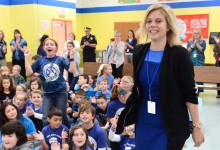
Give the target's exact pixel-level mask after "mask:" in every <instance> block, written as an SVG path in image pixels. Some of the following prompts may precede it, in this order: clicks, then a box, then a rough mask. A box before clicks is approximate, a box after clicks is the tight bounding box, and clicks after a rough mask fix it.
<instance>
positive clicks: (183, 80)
mask: <svg viewBox="0 0 220 150" xmlns="http://www.w3.org/2000/svg"><path fill="white" fill-rule="evenodd" d="M176 25H177V24H176V19H175V15H174V13H173V11H172V10H171V8H170V7H169V6H167V5H162V4H155V5H152V6H151V7H149V8H148V10H147V12H146V14H145V17H144V21H143V25H142V31H143V38H144V39H146V41H147V40H149V39H150V40H151V42H150V43H147V44H142V45H139V46H137V47H136V48H135V50H134V54H133V57H134V58H133V67H134V85H133V89H132V95H131V96H130V97H129V98H128V101H127V103H126V108H125V109H124V111H123V112H122V113H121V115H120V117H119V121H118V126H119V127H121V128H122V127H124V126H127V125H131V124H133V123H135V124H136V125H135V126H136V130H135V132H136V133H135V134H136V149H137V150H141V149H143V147H146V149H148V150H181V149H182V148H183V145H184V143H185V141H186V139H187V138H188V137H189V135H190V131H189V129H190V128H189V116H188V109H189V111H190V114H191V117H192V121H193V126H194V129H193V133H192V137H193V140H194V142H195V146H200V145H201V144H202V143H203V142H204V136H203V132H202V129H201V122H200V120H199V115H198V105H197V104H198V100H197V95H196V90H195V88H194V87H195V81H194V70H193V64H192V61H191V60H190V57H189V54H188V52H187V50H186V49H185V48H183V47H181V46H178V45H179V41H178V30H177V27H176ZM123 83H124V84H122V85H121V86H122V87H126V89H127V88H128V87H127V86H129V85H126V84H125V83H126V82H123ZM187 108H188V109H187Z"/></svg>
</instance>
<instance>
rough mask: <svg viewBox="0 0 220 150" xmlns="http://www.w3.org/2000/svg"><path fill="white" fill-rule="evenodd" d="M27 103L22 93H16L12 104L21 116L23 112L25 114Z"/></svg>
mask: <svg viewBox="0 0 220 150" xmlns="http://www.w3.org/2000/svg"><path fill="white" fill-rule="evenodd" d="M27 102H28V99H27V94H26V93H24V92H22V93H17V94H16V95H15V96H14V102H13V103H14V104H15V106H17V108H18V109H19V111H20V112H21V113H22V114H25V112H26V107H27Z"/></svg>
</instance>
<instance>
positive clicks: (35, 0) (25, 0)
mask: <svg viewBox="0 0 220 150" xmlns="http://www.w3.org/2000/svg"><path fill="white" fill-rule="evenodd" d="M25 4H41V5H47V6H55V7H64V8H70V9H76V12H77V13H99V12H120V11H138V10H146V9H147V8H148V7H149V6H150V5H151V4H139V5H122V6H109V7H93V8H76V4H75V3H70V2H63V1H57V0H0V5H25ZM167 4H168V5H170V6H171V7H172V8H195V7H212V6H220V0H210V1H195V2H177V3H167Z"/></svg>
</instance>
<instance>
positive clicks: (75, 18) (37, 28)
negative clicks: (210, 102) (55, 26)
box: [0, 4, 220, 64]
mask: <svg viewBox="0 0 220 150" xmlns="http://www.w3.org/2000/svg"><path fill="white" fill-rule="evenodd" d="M219 8H220V7H207V8H205V7H203V8H184V9H175V10H174V11H175V14H176V15H188V14H209V32H211V31H219V27H220V20H219V19H218V18H220V16H219V14H220V9H219ZM0 9H1V12H3V13H4V15H0V20H4V22H2V21H1V23H0V29H2V30H3V31H4V32H5V36H6V38H5V40H6V41H7V43H10V40H11V39H12V38H13V30H14V29H15V28H18V29H19V30H20V31H21V33H22V36H23V37H24V39H26V40H27V42H28V47H29V48H30V49H31V51H32V55H34V54H36V50H37V47H38V45H39V41H38V40H39V36H40V35H42V34H48V35H50V36H51V33H52V31H51V19H61V20H72V22H73V32H75V33H76V38H77V40H78V41H79V42H80V40H81V37H82V36H84V34H85V33H84V30H83V28H84V27H86V26H89V27H91V28H92V34H94V35H96V37H97V40H98V45H97V50H104V49H106V46H107V45H108V43H109V39H110V38H112V37H113V33H114V22H128V21H141V20H142V19H143V16H144V13H145V11H131V12H128V11H127V12H106V13H87V14H76V10H75V9H69V8H65V9H66V11H67V13H66V16H65V17H60V16H59V10H60V7H52V6H45V5H36V4H31V5H16V6H3V5H0ZM42 20H48V21H49V30H47V31H45V30H43V29H42V27H41V21H42ZM212 49H213V45H209V44H208V43H207V48H206V51H205V55H206V63H212V64H213V63H214V62H215V60H214V58H213V56H212V55H213V53H212ZM7 61H11V52H10V48H9V47H8V54H7Z"/></svg>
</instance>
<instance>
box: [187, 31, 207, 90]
mask: <svg viewBox="0 0 220 150" xmlns="http://www.w3.org/2000/svg"><path fill="white" fill-rule="evenodd" d="M205 49H206V42H205V40H204V39H203V37H202V32H201V30H200V29H195V30H194V31H193V34H192V39H190V40H189V41H188V43H187V50H188V51H189V53H190V57H191V59H192V61H193V64H194V66H204V65H205V53H204V52H205ZM196 84H197V85H203V83H202V82H197V83H196ZM203 91H204V90H203V89H201V88H199V90H198V93H200V92H203Z"/></svg>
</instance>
